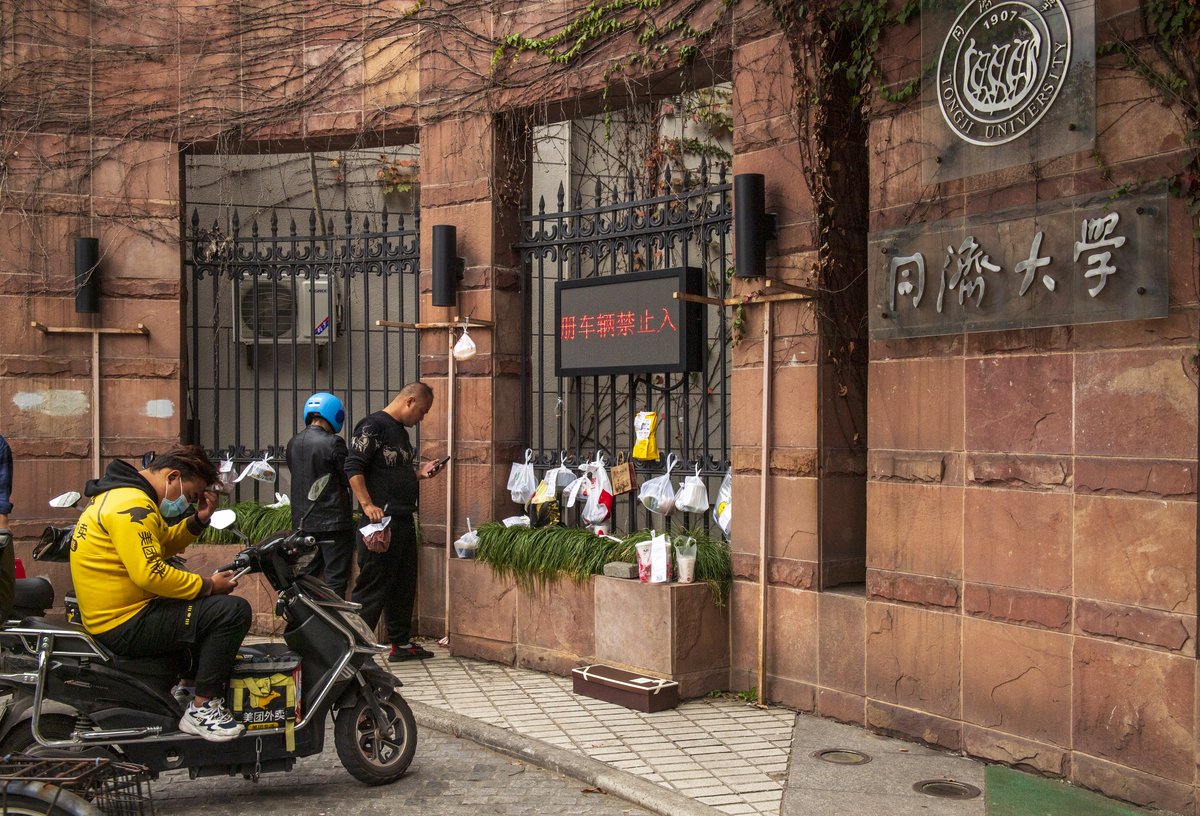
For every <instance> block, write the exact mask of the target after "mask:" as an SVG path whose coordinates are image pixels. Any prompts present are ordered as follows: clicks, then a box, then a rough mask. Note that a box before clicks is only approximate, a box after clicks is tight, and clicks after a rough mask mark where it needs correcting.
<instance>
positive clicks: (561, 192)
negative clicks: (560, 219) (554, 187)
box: [558, 181, 567, 212]
mask: <svg viewBox="0 0 1200 816" xmlns="http://www.w3.org/2000/svg"><path fill="white" fill-rule="evenodd" d="M566 199H567V189H566V188H565V187H563V183H562V182H561V181H560V182H559V183H558V211H559V212H562V211H563V203H564V202H565V201H566Z"/></svg>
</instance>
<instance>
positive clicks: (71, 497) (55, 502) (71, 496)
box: [50, 490, 81, 507]
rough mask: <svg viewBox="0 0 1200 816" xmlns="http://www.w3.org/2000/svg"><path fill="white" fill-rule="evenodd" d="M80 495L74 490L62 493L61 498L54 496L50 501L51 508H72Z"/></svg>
mask: <svg viewBox="0 0 1200 816" xmlns="http://www.w3.org/2000/svg"><path fill="white" fill-rule="evenodd" d="M80 498H81V497H80V495H79V494H78V493H76V492H75V491H74V490H71V491H68V492H66V493H63V494H62V495H61V496H55V497H54V498H53V499H51V500H50V506H51V507H74V506H75V502H77V501H79V499H80Z"/></svg>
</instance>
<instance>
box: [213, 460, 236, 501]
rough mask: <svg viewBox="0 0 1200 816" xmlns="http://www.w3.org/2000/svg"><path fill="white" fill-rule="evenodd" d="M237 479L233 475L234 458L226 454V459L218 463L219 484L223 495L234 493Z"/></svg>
mask: <svg viewBox="0 0 1200 816" xmlns="http://www.w3.org/2000/svg"><path fill="white" fill-rule="evenodd" d="M235 481H236V477H235V476H234V475H233V458H232V457H231V455H230V454H225V458H224V459H222V460H221V461H220V462H218V463H217V484H218V485H219V488H220V492H221V493H232V492H233V483H234V482H235Z"/></svg>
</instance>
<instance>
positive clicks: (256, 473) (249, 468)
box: [233, 455, 275, 483]
mask: <svg viewBox="0 0 1200 816" xmlns="http://www.w3.org/2000/svg"><path fill="white" fill-rule="evenodd" d="M270 460H271V457H270V455H267V456H264V457H263V458H262V459H255V460H254V461H253V462H251V463H250V464H248V465H246V466H245V467H244V468H242V472H241V473H239V474H238V477H237V478H236V479H234V480H233V481H234V482H240V481H241V480H242V479H245V478H246V477H247V476H249V477H250V478H251V479H254V480H256V481H259V482H272V483H273V482H274V481H275V468H274V467H272V466H271V461H270Z"/></svg>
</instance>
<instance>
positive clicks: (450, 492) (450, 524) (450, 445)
mask: <svg viewBox="0 0 1200 816" xmlns="http://www.w3.org/2000/svg"><path fill="white" fill-rule="evenodd" d="M446 334H447V336H448V337H449V339H450V343H449V350H448V351H447V353H446V455H447V456H449V457H450V461H449V462H447V463H446V564H445V570H444V572H445V586H444V587H443V592H444V593H445V600H446V604H445V619H446V645H447V646H449V645H450V551H451V550H452V549H454V367H455V360H454V329H453V327H451V328H450V329H448V330H447V332H446Z"/></svg>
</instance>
